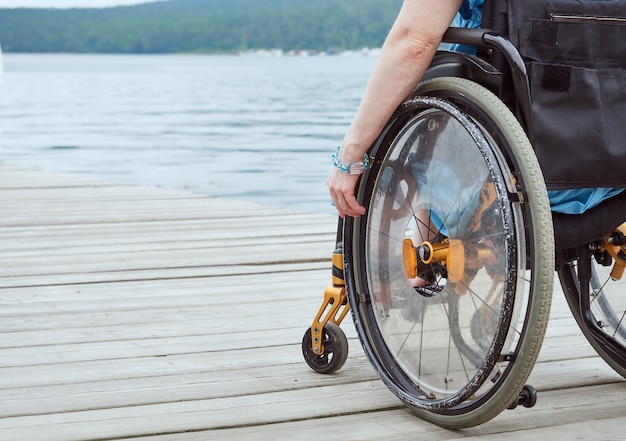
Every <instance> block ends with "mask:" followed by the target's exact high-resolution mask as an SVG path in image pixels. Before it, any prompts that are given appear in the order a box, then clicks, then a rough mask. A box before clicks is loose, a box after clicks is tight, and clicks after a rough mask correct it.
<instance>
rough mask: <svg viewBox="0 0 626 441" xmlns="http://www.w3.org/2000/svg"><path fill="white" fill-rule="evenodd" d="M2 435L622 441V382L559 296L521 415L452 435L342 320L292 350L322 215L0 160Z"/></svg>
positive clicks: (300, 329) (313, 282)
mask: <svg viewBox="0 0 626 441" xmlns="http://www.w3.org/2000/svg"><path fill="white" fill-rule="evenodd" d="M0 213H1V216H0V320H1V321H0V440H2V441H9V440H10V441H17V440H37V441H40V440H41V441H55V440H63V441H69V440H81V441H82V440H112V439H141V440H149V441H157V440H158V441H165V440H168V441H169V440H176V441H179V440H180V441H196V440H290V441H291V440H315V439H324V440H325V441H332V440H342V441H343V440H382V439H385V440H387V439H388V440H395V441H397V440H411V441H419V440H428V441H433V440H460V439H475V440H502V439H507V440H527V439H537V440H539V439H558V440H574V439H576V440H581V439H586V440H587V439H588V440H594V441H598V440H606V441H609V440H610V441H615V440H625V439H626V381H624V380H623V379H622V378H621V377H619V376H618V375H617V374H616V373H614V372H613V371H612V370H611V369H610V368H609V367H608V366H606V365H605V364H604V362H603V361H602V360H601V359H599V358H598V357H597V356H596V355H595V353H594V352H593V350H592V349H591V347H590V346H589V344H587V342H586V341H585V340H584V338H583V337H582V334H580V331H578V329H577V327H576V325H575V323H574V321H573V319H572V318H571V316H570V314H569V311H568V310H567V306H566V305H565V301H564V299H563V297H562V294H561V293H560V289H557V291H556V292H555V296H554V297H555V301H554V306H553V312H552V318H551V322H550V325H549V329H548V334H547V338H546V341H545V343H544V346H543V348H542V352H541V354H540V360H539V362H538V364H537V365H536V367H535V369H534V371H533V374H532V377H531V384H533V385H534V386H535V387H536V388H537V389H538V390H539V400H538V403H537V405H536V406H535V407H534V408H532V409H524V408H521V409H517V410H514V411H505V412H504V413H503V414H501V415H500V416H498V417H497V418H496V419H494V420H493V421H491V422H489V423H487V424H484V425H482V426H479V427H476V428H472V429H467V430H462V431H450V430H444V429H441V428H438V427H436V426H433V425H431V424H429V423H426V422H424V421H422V420H420V419H418V418H416V417H414V416H413V415H412V414H410V413H409V412H408V411H407V410H405V409H404V408H403V407H402V406H401V405H400V403H399V401H398V400H397V399H396V398H395V397H394V396H393V395H392V394H391V392H389V391H388V390H387V389H386V388H385V386H384V385H383V384H382V383H381V382H380V381H379V380H378V379H377V377H376V375H375V374H374V372H373V371H372V369H371V368H370V367H369V364H368V362H367V360H366V358H365V356H364V354H363V351H362V349H361V347H360V344H359V342H358V340H356V339H355V332H354V330H353V328H352V324H351V322H350V321H349V320H348V322H347V323H345V324H344V325H342V327H343V329H344V330H345V331H346V334H347V335H348V337H349V338H350V355H349V358H348V361H347V362H346V364H345V366H344V367H343V369H341V370H340V371H339V372H338V373H336V374H334V375H330V376H323V375H319V374H316V373H314V372H313V371H311V370H310V369H309V368H308V366H307V365H306V364H305V363H304V361H303V359H302V355H301V349H300V343H301V339H302V335H303V333H304V331H305V329H306V327H307V326H308V325H309V323H310V322H311V320H312V318H313V315H314V314H315V312H316V311H317V308H318V307H319V305H320V302H321V299H322V293H323V290H324V288H325V287H326V285H328V284H329V282H330V253H331V252H332V248H333V245H334V229H335V222H336V220H335V218H334V216H331V215H325V214H307V213H294V212H290V211H288V210H285V209H280V208H269V207H262V206H256V205H254V204H251V203H248V202H238V201H231V200H224V199H219V198H211V197H206V196H201V195H193V194H189V193H183V192H176V191H170V190H164V189H159V188H142V187H134V186H127V185H118V184H113V183H109V182H100V181H96V180H91V179H86V178H82V177H77V176H69V175H63V174H57V173H50V172H45V171H41V170H37V169H33V168H26V167H21V166H14V165H8V164H2V163H0Z"/></svg>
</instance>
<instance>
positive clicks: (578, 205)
mask: <svg viewBox="0 0 626 441" xmlns="http://www.w3.org/2000/svg"><path fill="white" fill-rule="evenodd" d="M483 3H484V0H464V1H463V4H462V5H461V9H460V10H459V12H458V13H457V14H456V16H455V17H454V20H453V21H452V26H453V27H459V28H478V27H480V25H481V22H482V16H483ZM450 50H452V51H455V52H465V53H469V54H475V53H476V48H475V47H473V46H466V45H461V44H453V45H451V47H450ZM623 190H624V189H623V188H604V187H602V188H577V189H571V190H550V191H548V198H549V199H550V208H551V209H552V211H554V212H557V213H564V214H581V213H583V212H585V211H586V210H588V209H590V208H593V207H595V206H596V205H598V204H599V203H601V202H602V201H604V200H606V199H608V198H610V197H612V196H616V195H618V194H619V193H621V192H622V191H623Z"/></svg>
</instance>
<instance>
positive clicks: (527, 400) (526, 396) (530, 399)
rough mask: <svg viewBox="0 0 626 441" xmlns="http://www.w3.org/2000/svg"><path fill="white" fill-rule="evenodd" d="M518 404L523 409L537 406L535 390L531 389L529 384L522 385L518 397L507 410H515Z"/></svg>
mask: <svg viewBox="0 0 626 441" xmlns="http://www.w3.org/2000/svg"><path fill="white" fill-rule="evenodd" d="M518 404H519V405H522V406H524V407H533V406H534V405H535V404H537V389H535V388H534V387H532V386H531V385H530V384H526V385H524V387H523V388H522V390H521V391H520V393H519V396H518V397H517V398H516V399H515V400H514V401H513V402H512V403H511V404H509V407H507V409H515V408H516V407H517V406H518Z"/></svg>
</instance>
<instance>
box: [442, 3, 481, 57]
mask: <svg viewBox="0 0 626 441" xmlns="http://www.w3.org/2000/svg"><path fill="white" fill-rule="evenodd" d="M484 2H485V0H464V1H463V4H462V5H461V9H459V12H457V14H456V16H455V17H454V20H453V21H452V25H451V26H452V27H455V28H479V27H480V23H481V22H482V20H483V3H484ZM450 50H451V51H455V52H466V53H468V54H475V53H476V48H475V47H473V46H467V45H464V44H453V45H452V46H450Z"/></svg>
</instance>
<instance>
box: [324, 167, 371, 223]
mask: <svg viewBox="0 0 626 441" xmlns="http://www.w3.org/2000/svg"><path fill="white" fill-rule="evenodd" d="M358 180H359V175H351V174H349V173H343V172H341V171H339V170H337V169H333V171H332V172H331V173H330V176H329V177H328V180H327V181H326V185H328V191H329V193H330V197H331V198H332V200H333V204H334V205H335V208H336V209H337V213H339V216H341V217H342V218H345V217H346V216H352V217H358V216H361V215H363V214H365V207H363V206H361V205H359V203H358V202H357V201H356V197H354V190H355V188H356V183H357V181H358Z"/></svg>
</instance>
